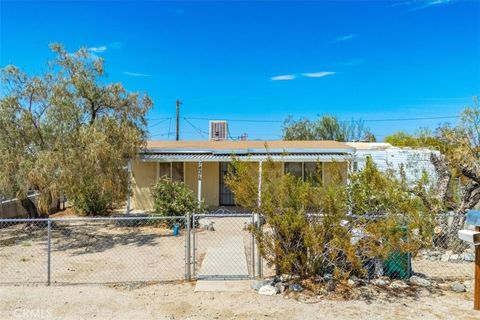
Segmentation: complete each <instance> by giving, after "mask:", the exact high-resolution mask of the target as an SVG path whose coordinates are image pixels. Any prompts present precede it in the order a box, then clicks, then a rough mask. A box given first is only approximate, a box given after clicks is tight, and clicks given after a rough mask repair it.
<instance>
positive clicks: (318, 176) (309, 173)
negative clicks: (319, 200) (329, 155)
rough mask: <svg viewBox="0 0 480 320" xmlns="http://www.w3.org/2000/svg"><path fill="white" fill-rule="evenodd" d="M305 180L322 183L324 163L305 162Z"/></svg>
mask: <svg viewBox="0 0 480 320" xmlns="http://www.w3.org/2000/svg"><path fill="white" fill-rule="evenodd" d="M304 171H305V173H304V178H305V181H307V180H309V181H312V182H315V183H319V182H322V179H323V177H322V163H321V162H305V163H304Z"/></svg>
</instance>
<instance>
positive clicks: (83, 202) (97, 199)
mask: <svg viewBox="0 0 480 320" xmlns="http://www.w3.org/2000/svg"><path fill="white" fill-rule="evenodd" d="M71 200H72V203H73V208H74V209H75V211H77V212H78V213H80V214H83V215H89V216H96V215H104V214H106V213H107V212H108V211H109V209H110V208H111V207H112V195H111V193H110V192H108V191H105V190H104V189H103V188H102V187H101V186H100V185H99V184H98V183H97V182H95V181H94V179H92V180H91V181H88V182H87V181H86V182H85V183H82V184H81V185H77V187H76V192H75V193H74V195H73V196H72V198H71Z"/></svg>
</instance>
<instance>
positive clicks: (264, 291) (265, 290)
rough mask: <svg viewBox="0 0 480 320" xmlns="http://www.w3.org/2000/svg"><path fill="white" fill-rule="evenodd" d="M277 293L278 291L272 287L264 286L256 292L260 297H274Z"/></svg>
mask: <svg viewBox="0 0 480 320" xmlns="http://www.w3.org/2000/svg"><path fill="white" fill-rule="evenodd" d="M277 293H278V289H277V288H276V287H274V286H272V285H269V284H268V285H266V286H263V287H261V288H260V289H259V290H258V294H261V295H262V296H274V295H276V294H277Z"/></svg>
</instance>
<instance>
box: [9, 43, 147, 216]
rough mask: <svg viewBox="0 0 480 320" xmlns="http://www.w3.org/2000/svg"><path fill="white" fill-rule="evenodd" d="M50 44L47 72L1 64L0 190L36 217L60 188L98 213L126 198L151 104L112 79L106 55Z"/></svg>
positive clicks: (82, 208)
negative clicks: (131, 161) (130, 164)
mask: <svg viewBox="0 0 480 320" xmlns="http://www.w3.org/2000/svg"><path fill="white" fill-rule="evenodd" d="M50 47H51V49H52V51H53V52H54V53H55V54H56V58H55V59H54V60H53V61H51V62H50V63H49V66H48V69H47V72H45V73H44V74H41V75H35V76H31V75H28V74H27V73H25V72H23V71H21V70H20V69H19V68H17V67H15V66H7V67H6V68H4V69H3V70H2V88H3V89H2V90H3V92H2V98H1V101H0V102H1V104H0V168H1V169H0V194H4V195H6V196H10V197H17V198H18V199H19V200H20V201H21V203H22V205H23V206H24V207H25V209H26V210H27V212H28V214H29V216H31V217H38V216H44V215H47V214H48V211H49V208H50V207H51V205H52V204H53V203H54V201H55V199H56V197H57V196H58V195H59V194H60V193H63V194H65V195H66V196H67V197H69V198H70V199H71V200H73V202H74V203H75V204H77V205H78V208H79V209H80V211H91V212H85V213H98V212H96V211H103V210H105V207H106V206H108V205H109V204H111V203H112V202H115V201H117V200H120V199H123V197H124V196H125V193H126V191H127V190H126V179H127V173H126V171H125V165H126V161H127V158H129V157H132V156H134V155H135V153H136V151H137V150H138V148H139V147H141V146H142V144H143V143H144V141H145V138H146V113H147V112H148V110H149V109H150V108H151V106H152V102H151V99H150V98H149V97H148V96H147V95H146V94H142V95H141V94H138V93H129V92H128V91H127V90H126V89H125V88H124V87H123V86H122V85H121V84H120V83H112V84H108V83H107V82H106V79H105V78H106V74H105V70H104V61H103V59H101V58H98V57H95V56H92V55H90V54H89V52H88V50H86V49H80V50H79V51H77V52H76V53H74V54H70V53H68V52H67V51H66V50H65V49H64V48H63V46H62V45H60V44H52V45H51V46H50ZM30 190H33V191H35V192H37V193H38V201H37V203H36V204H35V203H33V202H32V201H31V200H29V198H28V197H27V193H28V192H29V191H30ZM92 202H93V203H92ZM99 202H100V203H104V205H102V206H101V207H100V208H98V207H96V206H97V205H98V203H99Z"/></svg>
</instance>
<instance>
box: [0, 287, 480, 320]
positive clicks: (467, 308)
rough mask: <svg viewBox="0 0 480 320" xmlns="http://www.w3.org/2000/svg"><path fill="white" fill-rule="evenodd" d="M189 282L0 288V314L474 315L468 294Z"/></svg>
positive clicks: (204, 316)
mask: <svg viewBox="0 0 480 320" xmlns="http://www.w3.org/2000/svg"><path fill="white" fill-rule="evenodd" d="M193 289H194V283H176V284H160V285H149V286H133V285H130V286H104V285H102V286H100V285H75V286H53V287H45V286H19V287H14V286H9V287H0V301H2V303H1V308H0V319H287V318H288V319H302V320H303V319H382V320H383V319H420V318H422V319H462V320H468V319H479V315H480V313H478V312H475V311H473V310H472V299H473V298H472V293H471V291H470V292H467V293H452V292H445V293H443V294H435V295H423V296H422V295H421V296H420V297H418V298H396V299H389V300H384V299H378V300H373V301H370V302H366V301H358V300H357V301H334V300H324V299H315V297H314V299H313V301H309V302H308V303H306V302H299V301H297V300H295V299H294V298H289V299H286V298H285V297H283V296H282V295H277V296H273V297H271V296H260V295H258V294H257V293H254V292H253V291H251V292H242V293H240V292H217V293H194V290H193Z"/></svg>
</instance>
